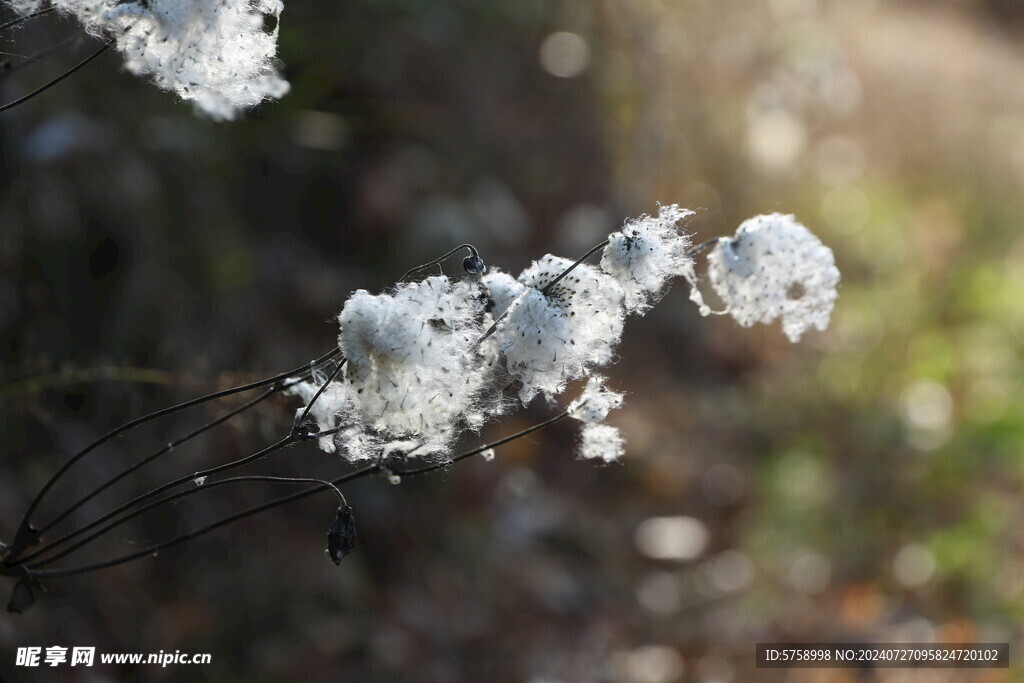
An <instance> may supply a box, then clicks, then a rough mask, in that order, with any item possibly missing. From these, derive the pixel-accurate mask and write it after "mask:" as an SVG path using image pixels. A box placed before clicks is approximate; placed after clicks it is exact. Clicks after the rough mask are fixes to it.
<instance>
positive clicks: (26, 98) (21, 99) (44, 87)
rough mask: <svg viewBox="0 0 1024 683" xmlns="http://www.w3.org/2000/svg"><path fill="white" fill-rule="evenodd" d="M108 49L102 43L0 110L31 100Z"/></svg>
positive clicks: (107, 46)
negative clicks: (81, 58) (70, 65)
mask: <svg viewBox="0 0 1024 683" xmlns="http://www.w3.org/2000/svg"><path fill="white" fill-rule="evenodd" d="M109 49H110V43H105V44H104V45H103V47H101V48H100V49H98V50H96V52H93V53H92V54H91V55H89V56H88V57H86V58H85V59H83V60H82V61H80V62H79V63H78V64H75V65H74V66H73V67H71V68H70V69H68V70H67V71H65V72H64V73H62V74H61V75H60V76H57V78H54V79H53V80H52V81H50V82H49V83H46V84H45V85H42V86H40V87H38V88H36V89H35V90H33V91H32V92H30V93H29V94H27V95H24V96H23V97H19V98H18V99H16V100H14V101H13V102H8V103H7V104H4V105H0V112H5V111H7V110H8V109H13V108H14V107H17V106H18V105H19V104H23V103H25V102H28V101H29V100H31V99H32V98H33V97H35V96H36V95H41V94H43V93H44V92H46V91H47V90H49V89H50V88H52V87H53V86H55V85H57V84H58V83H60V82H61V81H63V80H64V79H65V78H67V77H68V76H70V75H72V74H73V73H75V72H76V71H78V70H79V69H82V68H84V67H85V66H86V65H87V64H89V62H91V61H92V60H94V59H96V58H97V57H99V56H100V55H102V54H103V53H104V52H106V51H107V50H109Z"/></svg>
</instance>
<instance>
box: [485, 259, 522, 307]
mask: <svg viewBox="0 0 1024 683" xmlns="http://www.w3.org/2000/svg"><path fill="white" fill-rule="evenodd" d="M481 282H482V283H483V286H484V288H485V289H486V290H487V295H488V296H489V297H490V300H491V301H492V302H494V306H493V307H492V308H491V315H493V316H494V317H495V318H497V317H498V316H500V315H501V314H502V313H504V312H505V311H507V310H508V307H509V306H511V305H512V302H513V301H515V300H516V299H517V298H518V297H519V295H520V294H522V293H523V292H525V291H526V285H524V284H523V283H521V282H520V281H519V280H517V279H515V278H514V277H512V276H511V275H509V274H508V273H503V272H502V271H500V270H498V269H497V268H491V269H490V270H489V271H488V272H487V274H486V275H484V276H483V277H482V278H481Z"/></svg>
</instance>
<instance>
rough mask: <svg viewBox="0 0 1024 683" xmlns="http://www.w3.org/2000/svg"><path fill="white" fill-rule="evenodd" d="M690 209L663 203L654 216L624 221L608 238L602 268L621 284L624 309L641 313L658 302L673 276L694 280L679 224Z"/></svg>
mask: <svg viewBox="0 0 1024 683" xmlns="http://www.w3.org/2000/svg"><path fill="white" fill-rule="evenodd" d="M692 215H693V211H690V210H688V209H681V208H679V205H678V204H672V205H671V206H662V207H660V208H659V209H658V215H657V216H647V215H643V216H640V217H639V218H635V219H631V220H628V221H626V224H625V225H624V226H623V227H622V229H621V230H619V231H618V232H613V233H612V234H611V235H609V237H608V246H607V247H605V249H604V253H603V255H602V257H601V269H602V270H604V272H606V273H608V274H609V275H611V276H612V277H614V278H615V280H616V281H617V282H618V283H619V284H620V285H622V288H623V291H624V294H625V305H626V310H627V311H628V312H629V313H634V314H637V315H643V314H644V313H646V312H647V311H648V310H649V309H650V308H651V306H653V305H654V304H655V303H657V302H658V300H659V299H660V298H661V296H662V295H663V294H664V293H665V290H666V289H667V288H668V284H669V282H670V281H671V280H672V279H673V278H676V277H680V276H681V277H685V278H686V279H687V280H690V281H692V280H693V279H694V269H693V257H691V256H689V255H688V254H687V253H686V250H687V249H689V248H690V238H689V236H688V235H686V234H684V233H682V232H680V229H679V227H678V226H679V223H680V221H682V220H683V219H685V218H686V217H688V216H692Z"/></svg>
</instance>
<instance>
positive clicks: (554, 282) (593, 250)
mask: <svg viewBox="0 0 1024 683" xmlns="http://www.w3.org/2000/svg"><path fill="white" fill-rule="evenodd" d="M607 246H608V240H605V241H604V242H601V244H596V245H594V246H593V247H591V249H590V251H588V252H587V253H586V254H584V255H583V256H580V257H579V258H578V259H576V262H575V263H573V264H572V265H571V266H569V267H568V268H566V269H565V270H563V271H562V272H561V273H560V274H559V275H558V277H556V278H555V279H554V280H552V281H551V282H549V283H547V284H546V285H544V287H543V289H541V290H540V293H541V294H547V293H548V292H549V291H551V288H552V287H554V286H555V285H557V284H558V283H559V282H561V281H562V278H564V277H565V276H566V275H568V274H569V273H571V272H572V271H574V270H576V267H577V266H578V265H580V264H581V263H583V262H584V261H586V260H587V259H588V258H590V257H591V256H593V255H594V254H596V253H597V252H599V251H601V250H602V249H604V248H605V247H607Z"/></svg>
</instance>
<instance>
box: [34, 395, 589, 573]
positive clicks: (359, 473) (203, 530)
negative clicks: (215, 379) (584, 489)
mask: <svg viewBox="0 0 1024 683" xmlns="http://www.w3.org/2000/svg"><path fill="white" fill-rule="evenodd" d="M568 416H569V411H565V412H562V413H559V414H558V415H556V416H554V417H552V418H550V419H548V420H545V421H544V422H540V423H538V424H535V425H533V426H532V427H527V428H526V429H523V430H522V431H519V432H516V433H515V434H511V435H509V436H506V437H504V438H502V439H498V440H497V441H494V442H492V443H489V444H486V445H483V446H479V447H477V448H474V449H473V450H471V451H467V452H465V453H462V454H460V455H457V456H455V457H454V458H452V459H451V460H449V461H446V462H443V463H438V464H436V465H430V466H428V467H422V468H419V469H415V470H409V471H406V472H396V474H399V475H400V476H414V475H418V474H426V473H427V472H433V471H435V470H438V469H442V468H444V467H447V466H448V465H451V464H453V463H456V462H459V461H461V460H465V459H467V458H470V457H472V456H474V455H479V454H480V453H483V452H484V451H487V450H489V449H491V448H497V447H498V446H501V445H504V444H506V443H509V442H510V441H514V440H516V439H519V438H522V437H524V436H527V435H528V434H531V433H533V432H536V431H537V430H540V429H543V428H544V427H547V426H549V425H551V424H554V423H555V422H558V421H559V420H563V419H565V418H566V417H568ZM379 471H380V467H379V465H377V464H373V465H369V466H367V467H363V468H361V469H358V470H356V471H354V472H349V473H348V474H346V475H343V476H341V477H338V478H337V479H335V480H333V481H331V482H324V483H322V484H320V485H319V486H315V487H313V488H309V489H305V490H303V491H298V492H296V493H293V494H290V495H287V496H283V497H281V498H277V499H275V500H271V501H268V502H266V503H262V504H260V505H256V506H254V507H251V508H249V509H247V510H242V511H241V512H237V513H235V514H233V515H229V516H227V517H225V518H224V519H221V520H218V521H216V522H212V523H210V524H207V525H205V526H202V527H200V528H198V529H195V530H193V531H190V532H188V533H186V534H183V535H181V536H178V537H176V538H172V539H170V540H168V541H164V542H162V543H157V544H155V545H151V546H149V547H148V548H144V549H143V550H139V551H136V552H134V553H130V554H128V555H122V556H121V557H115V558H112V559H110V560H106V561H104V562H98V563H96V564H90V565H85V566H81V567H69V568H66V569H50V570H43V571H39V572H36V571H32V572H31V574H32V576H33V577H35V578H58V577H63V576H77V575H79V574H87V573H89V572H94V571H98V570H100V569H107V568H108V567H114V566H117V565H119V564H125V563H127V562H131V561H133V560H137V559H140V558H143V557H146V556H148V555H152V554H153V553H156V552H160V551H161V550H165V549H167V548H170V547H173V546H176V545H179V544H181V543H185V542H186V541H190V540H192V539H194V538H198V537H199V536H203V535H204V534H207V533H210V532H211V531H215V530H217V529H219V528H221V527H223V526H227V525H228V524H231V523H232V522H237V521H238V520H240V519H245V518H246V517H250V516H252V515H256V514H259V513H260V512H265V511H267V510H271V509H273V508H276V507H278V506H281V505H286V504H288V503H291V502H293V501H296V500H300V499H302V498H306V497H308V496H311V495H314V494H316V493H320V492H321V491H324V490H326V489H327V488H328V487H329V486H340V485H342V484H346V483H348V482H350V481H355V480H356V479H362V478H363V477H367V476H370V475H372V474H375V473H376V472H379ZM225 481H227V480H225ZM215 483H217V482H215ZM30 569H31V568H30Z"/></svg>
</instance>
